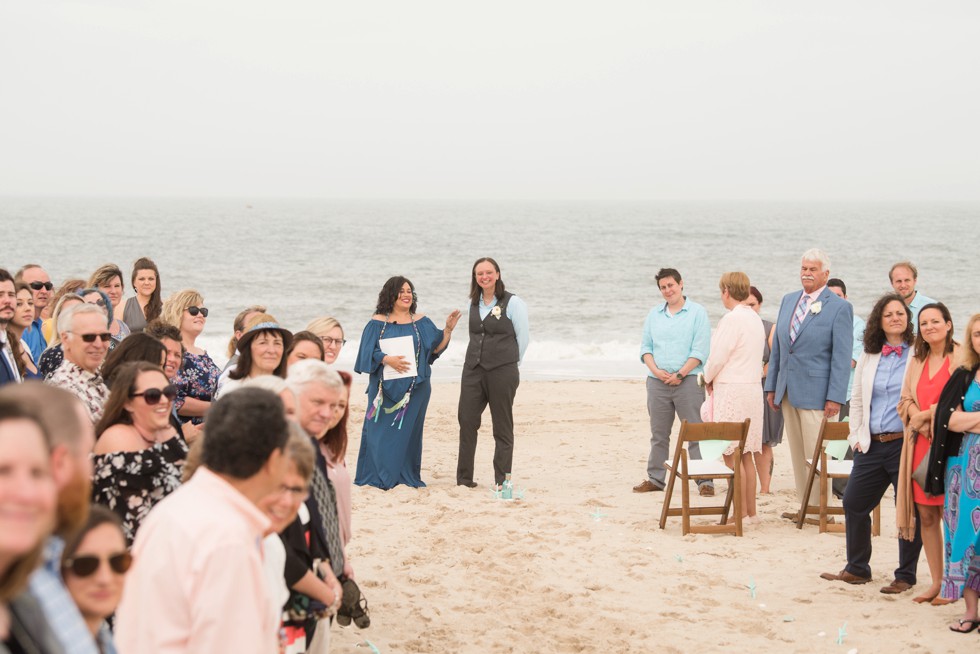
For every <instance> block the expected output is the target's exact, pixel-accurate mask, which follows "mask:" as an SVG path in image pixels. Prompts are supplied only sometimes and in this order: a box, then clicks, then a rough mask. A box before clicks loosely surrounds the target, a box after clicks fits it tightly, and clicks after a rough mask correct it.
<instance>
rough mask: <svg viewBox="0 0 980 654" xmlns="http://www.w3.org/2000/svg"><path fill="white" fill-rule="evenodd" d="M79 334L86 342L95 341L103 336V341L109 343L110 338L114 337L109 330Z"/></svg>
mask: <svg viewBox="0 0 980 654" xmlns="http://www.w3.org/2000/svg"><path fill="white" fill-rule="evenodd" d="M77 336H78V337H79V338H80V339H82V340H83V341H85V342H86V343H94V342H95V339H97V338H101V339H102V342H103V343H108V342H109V339H110V338H112V334H110V333H109V332H102V333H101V334H77Z"/></svg>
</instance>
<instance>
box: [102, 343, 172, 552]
mask: <svg viewBox="0 0 980 654" xmlns="http://www.w3.org/2000/svg"><path fill="white" fill-rule="evenodd" d="M176 397H177V389H176V388H175V387H174V386H172V385H171V384H170V381H169V380H167V377H166V375H164V374H163V370H162V369H161V368H160V367H159V366H156V365H153V364H152V363H147V362H137V363H127V364H125V365H123V366H121V367H120V368H119V370H118V371H117V372H116V373H115V375H114V378H113V380H112V388H111V393H110V395H109V401H108V402H106V405H105V414H104V415H103V417H102V420H100V421H99V423H98V424H97V425H96V426H95V435H96V438H97V439H98V440H97V441H96V443H95V450H94V452H93V453H94V457H93V459H92V477H93V481H92V498H93V500H94V501H95V502H96V503H98V504H102V505H103V506H106V507H108V508H110V509H112V510H113V511H114V512H115V513H116V515H118V516H119V517H120V518H121V519H122V524H123V532H124V533H125V535H126V543H127V545H132V543H133V538H135V537H136V532H137V530H138V529H139V526H140V523H141V522H142V521H143V518H145V517H146V514H147V513H149V511H150V509H151V508H153V506H155V505H156V503H157V502H159V501H160V500H162V499H163V498H164V497H166V496H167V495H169V494H170V493H172V492H173V491H174V490H176V489H177V487H178V486H179V485H180V474H181V469H182V467H183V465H184V461H185V459H186V458H187V446H186V445H185V444H184V441H183V439H181V438H180V437H179V436H178V435H177V432H176V430H175V429H174V427H173V425H171V424H170V411H171V408H172V406H173V402H174V399H175V398H176Z"/></svg>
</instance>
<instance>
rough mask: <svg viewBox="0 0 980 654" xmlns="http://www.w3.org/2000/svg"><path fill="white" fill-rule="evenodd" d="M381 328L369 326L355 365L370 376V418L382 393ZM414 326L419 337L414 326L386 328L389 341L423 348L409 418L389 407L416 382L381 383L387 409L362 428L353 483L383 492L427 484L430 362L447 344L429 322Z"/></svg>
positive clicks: (380, 324) (376, 322) (381, 324)
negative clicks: (424, 450) (425, 441)
mask: <svg viewBox="0 0 980 654" xmlns="http://www.w3.org/2000/svg"><path fill="white" fill-rule="evenodd" d="M382 327H385V323H384V322H382V321H380V320H374V319H372V320H371V321H370V322H368V324H367V326H365V327H364V333H363V334H361V347H360V350H359V351H358V353H357V362H356V363H355V364H354V371H355V372H359V373H369V374H370V375H371V378H370V381H368V387H367V396H368V412H367V413H366V414H365V416H367V415H369V414H370V410H371V406H372V405H373V404H374V401H375V398H376V397H377V395H378V382H379V381H381V379H382V371H383V370H384V364H382V363H381V360H382V359H383V358H384V357H385V354H384V352H382V351H381V347H380V345H379V344H378V337H379V336H380V335H381V329H382ZM415 328H417V329H418V334H417V335H416V333H415V329H413V327H412V325H411V324H404V325H402V324H397V323H388V325H387V327H385V330H384V338H395V337H399V336H411V337H412V341H413V343H414V344H415V347H416V348H418V349H419V355H418V359H419V361H418V371H417V373H416V377H415V379H414V381H415V386H414V387H413V388H412V391H411V397H410V398H409V403H408V408H407V410H406V411H405V415H404V417H402V416H400V412H399V411H392V412H390V413H388V412H386V411H385V409H390V408H392V407H393V406H395V405H396V404H397V403H398V402H400V401H401V400H402V398H403V397H404V396H405V393H406V392H407V391H408V390H409V388H410V387H412V381H413V380H412V378H411V377H405V378H404V379H392V380H387V381H383V382H382V390H383V393H384V395H383V400H382V405H381V406H382V410H381V411H379V412H378V414H377V416H372V417H370V418H368V417H365V419H364V428H363V429H362V430H361V449H360V452H359V453H358V456H357V472H356V474H355V476H354V483H355V484H357V485H358V486H375V487H377V488H380V489H382V490H388V489H389V488H394V487H395V486H397V485H398V484H405V485H406V486H413V487H415V488H421V487H424V486H425V482H423V481H422V428H423V427H424V425H425V410H426V409H427V408H428V406H429V396H430V395H431V393H432V387H431V384H430V383H429V377H430V376H431V374H432V367H431V364H432V362H433V361H435V360H436V358H437V357H438V356H439V355H438V354H434V350H435V348H436V347H437V346H438V345H439V343H441V342H442V337H443V331H442V330H441V329H438V328H437V327H436V326H435V325H434V324H433V323H432V321H431V320H429V319H428V318H421V319H419V320H416V321H415ZM420 339H421V343H420V342H419V341H420ZM420 345H421V347H420Z"/></svg>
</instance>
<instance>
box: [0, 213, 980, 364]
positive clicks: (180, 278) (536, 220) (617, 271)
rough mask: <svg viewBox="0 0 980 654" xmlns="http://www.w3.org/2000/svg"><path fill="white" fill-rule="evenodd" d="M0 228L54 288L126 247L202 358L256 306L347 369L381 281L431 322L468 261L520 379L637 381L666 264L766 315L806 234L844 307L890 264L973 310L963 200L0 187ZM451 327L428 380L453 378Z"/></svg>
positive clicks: (863, 302) (462, 295)
mask: <svg viewBox="0 0 980 654" xmlns="http://www.w3.org/2000/svg"><path fill="white" fill-rule="evenodd" d="M0 225H2V232H3V236H2V237H0V243H2V244H3V245H2V247H0V266H4V267H7V268H8V269H9V270H10V271H11V272H14V271H15V270H16V269H17V268H19V267H20V266H21V265H23V264H24V263H27V262H32V263H40V264H41V265H43V266H44V267H45V268H46V269H47V270H48V272H49V273H50V274H51V276H52V280H53V281H54V282H55V283H56V284H57V283H59V282H61V281H63V280H65V279H68V278H71V277H84V278H87V277H88V276H89V274H90V273H91V271H92V270H94V269H95V268H96V267H98V266H99V265H101V264H103V263H106V262H114V263H116V264H117V265H119V266H120V267H121V268H122V269H123V271H124V272H125V273H126V275H127V276H128V274H129V271H130V270H131V265H132V262H133V261H134V260H135V259H137V258H139V257H141V256H148V257H150V258H152V259H153V260H154V261H156V263H157V265H158V266H159V268H160V271H161V277H162V282H163V290H164V296H165V297H166V295H167V294H169V293H170V292H173V291H176V290H180V289H183V288H195V289H197V290H199V291H200V292H201V293H202V294H203V295H204V297H205V303H206V305H207V306H208V307H209V308H210V309H211V315H210V317H209V319H208V325H207V329H206V331H205V332H204V334H203V336H202V339H201V341H200V342H201V343H202V344H203V345H204V346H205V347H206V348H207V349H208V350H209V352H211V353H212V355H213V356H214V357H215V359H216V360H218V361H219V362H223V361H224V360H225V358H226V352H225V349H226V344H227V341H228V338H229V336H230V335H231V323H232V320H233V318H234V316H235V314H237V313H238V312H239V311H240V310H241V309H242V308H243V307H245V306H247V305H249V304H265V305H267V306H268V307H269V310H270V312H271V313H272V314H273V315H275V316H276V317H277V318H278V319H279V321H280V322H281V323H283V324H284V325H286V326H287V327H289V328H291V329H294V330H298V329H302V328H303V327H304V326H305V325H306V324H307V322H308V321H309V320H310V319H312V318H314V317H316V316H321V315H332V316H335V317H336V318H337V319H339V320H340V322H341V323H342V325H343V326H344V329H345V332H346V336H347V339H348V343H347V345H346V346H345V348H344V351H343V353H342V354H341V359H340V362H341V364H342V365H344V366H346V367H348V368H350V367H352V366H353V360H354V356H355V354H356V350H357V346H358V342H359V339H360V334H361V330H362V328H363V326H364V324H365V323H366V321H367V320H368V319H369V318H370V316H371V314H372V313H373V312H374V306H375V303H376V300H377V294H378V291H379V290H380V288H381V286H382V284H383V283H384V281H385V280H386V279H387V278H388V277H390V276H392V275H399V274H401V275H405V276H406V277H408V278H409V279H411V280H412V282H413V283H414V284H415V286H416V289H417V291H418V294H419V311H420V312H421V313H425V314H426V315H429V316H431V317H432V319H433V320H434V321H435V323H436V324H437V325H439V326H442V324H443V323H444V320H445V317H446V315H447V314H448V313H449V312H450V311H452V310H453V309H457V308H458V309H461V310H463V311H464V312H465V311H466V303H467V294H468V292H469V277H470V270H471V267H472V264H473V261H475V260H476V259H477V258H478V257H482V256H492V257H494V258H495V259H496V260H497V261H498V262H499V264H500V266H501V272H502V278H503V280H504V282H505V283H506V285H507V288H508V290H511V291H513V292H515V293H517V294H518V295H520V296H521V297H522V298H523V299H524V300H525V301H526V302H527V304H528V306H529V310H530V318H531V345H530V347H529V348H528V352H527V355H526V357H525V361H524V363H523V364H522V374H523V376H524V377H525V378H531V379H562V378H584V379H604V378H642V377H643V375H644V374H645V368H644V367H643V365H642V364H641V363H640V362H639V358H638V349H639V339H640V331H641V327H642V324H643V320H644V318H645V317H646V314H647V312H648V311H649V310H650V308H651V307H652V306H654V305H655V304H657V303H659V302H661V301H662V298H661V296H660V293H659V291H658V290H657V287H656V283H655V281H654V275H655V274H656V272H657V270H658V269H660V268H661V267H666V266H669V267H674V268H677V269H678V270H680V272H681V274H682V275H683V277H684V283H685V291H686V293H687V295H688V297H689V298H690V299H693V300H695V301H697V302H699V303H701V304H702V305H704V306H705V307H706V308H707V310H708V313H709V316H710V318H711V321H712V324H716V323H717V321H718V319H719V318H720V317H721V315H722V314H723V312H724V308H723V307H722V305H721V302H720V299H719V296H718V290H717V282H718V278H719V277H720V275H721V274H722V273H723V272H725V271H730V270H742V271H744V272H746V273H747V274H748V275H749V277H750V279H751V280H752V283H753V284H755V285H756V286H757V287H759V289H760V290H761V291H762V293H763V295H764V298H765V302H764V303H763V311H762V314H763V316H764V317H767V318H770V319H774V317H775V315H776V313H777V311H778V308H779V301H780V298H781V297H782V295H783V294H784V293H787V292H789V291H792V290H795V289H797V288H799V275H798V270H799V262H800V255H801V254H802V252H803V251H804V250H806V249H807V248H809V247H821V248H823V249H824V250H825V251H826V252H827V253H828V255H829V256H830V259H831V275H832V276H834V277H841V278H842V279H844V281H845V282H846V283H847V286H848V294H849V297H850V299H851V301H852V303H853V304H854V307H855V312H856V313H858V314H859V315H862V316H866V315H867V314H868V312H869V311H870V310H871V306H872V305H873V303H874V300H875V298H877V297H878V296H879V295H880V294H881V293H883V292H886V291H888V290H890V286H889V284H888V269H889V267H890V265H891V264H892V263H893V262H895V261H899V260H902V259H911V260H912V261H914V262H915V263H916V264H917V266H918V267H919V289H920V290H921V291H922V292H923V293H925V294H926V295H928V296H931V297H934V298H936V299H939V300H942V301H944V302H946V304H947V305H948V306H949V307H950V310H951V311H952V313H953V320H954V325H955V327H956V333H957V338H962V333H963V327H964V325H965V321H966V319H967V318H968V317H969V316H970V315H971V314H972V313H974V312H977V311H980V294H978V292H977V291H978V284H977V281H976V276H977V273H976V270H977V268H976V265H975V262H976V256H975V255H976V244H977V242H978V239H977V237H976V235H975V234H976V230H977V225H980V205H978V204H941V203H932V204H929V203H921V204H832V203H797V204H790V203H749V202H745V203H725V204H720V203H694V202H687V203H611V202H610V203H581V202H577V203H562V202H490V201H486V202H475V201H474V202H451V201H398V202H395V201H383V202H382V201H336V200H267V199H187V200H177V199H159V200H155V199H80V198H74V199H73V198H57V199H52V198H43V199H42V198H33V199H32V198H0ZM129 292H130V293H131V292H132V291H131V290H130V291H129ZM464 327H465V319H464V322H462V323H461V328H460V329H458V330H456V333H455V335H454V338H453V342H452V344H451V345H450V347H449V349H448V350H447V352H446V353H445V354H444V355H443V357H442V358H441V360H440V361H439V362H438V363H437V365H436V366H435V368H434V371H435V372H434V378H435V379H436V380H448V379H454V378H458V375H459V370H460V364H461V362H462V358H463V353H464V352H465V348H466V338H467V335H466V331H465V328H464Z"/></svg>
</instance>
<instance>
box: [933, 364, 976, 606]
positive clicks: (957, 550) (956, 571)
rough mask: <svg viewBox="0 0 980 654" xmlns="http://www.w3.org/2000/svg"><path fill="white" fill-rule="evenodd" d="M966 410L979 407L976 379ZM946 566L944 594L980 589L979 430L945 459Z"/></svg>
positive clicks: (955, 597)
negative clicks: (954, 453)
mask: <svg viewBox="0 0 980 654" xmlns="http://www.w3.org/2000/svg"><path fill="white" fill-rule="evenodd" d="M963 410H964V411H968V412H970V411H980V386H978V385H977V382H976V380H974V381H972V382H970V388H969V390H967V392H966V396H965V397H964V398H963ZM943 523H944V526H945V527H946V557H945V558H946V569H945V570H944V571H943V586H942V596H943V597H944V598H946V599H951V600H958V599H960V598H961V597H963V589H964V588H970V589H972V590H974V591H976V592H978V593H980V555H978V551H977V550H978V546H980V434H973V433H966V434H963V441H962V443H961V445H960V451H959V453H958V454H957V455H956V456H951V457H949V458H948V459H947V460H946V505H945V506H944V507H943Z"/></svg>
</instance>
